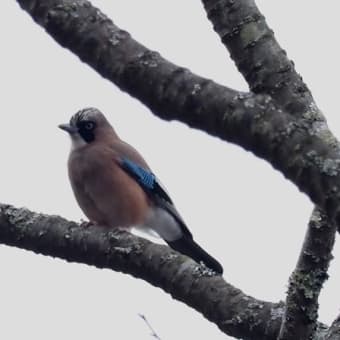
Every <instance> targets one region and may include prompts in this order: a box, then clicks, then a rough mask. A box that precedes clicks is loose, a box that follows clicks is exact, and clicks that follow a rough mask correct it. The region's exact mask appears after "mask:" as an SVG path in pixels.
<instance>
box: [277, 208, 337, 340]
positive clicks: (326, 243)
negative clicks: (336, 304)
mask: <svg viewBox="0 0 340 340" xmlns="http://www.w3.org/2000/svg"><path fill="white" fill-rule="evenodd" d="M335 234H336V228H335V225H334V224H333V223H330V222H329V220H328V219H327V216H326V215H325V214H324V213H323V212H322V211H320V210H318V209H314V211H313V213H312V216H311V219H310V222H309V225H308V229H307V233H306V237H305V241H304V244H303V247H302V250H301V253H300V258H299V261H298V263H297V265H296V268H295V270H294V272H293V274H292V276H291V277H290V282H289V288H288V295H287V300H286V308H285V313H284V317H283V322H282V326H281V330H280V334H279V337H278V340H295V339H299V340H308V339H311V338H312V336H313V335H314V333H315V331H316V328H317V320H318V309H319V305H318V298H319V294H320V291H321V288H322V285H323V284H324V282H325V281H326V280H327V278H328V274H327V271H328V267H329V263H330V261H331V260H332V249H333V246H334V241H335Z"/></svg>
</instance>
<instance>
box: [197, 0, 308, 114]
mask: <svg viewBox="0 0 340 340" xmlns="http://www.w3.org/2000/svg"><path fill="white" fill-rule="evenodd" d="M202 2H203V4H204V7H205V10H206V12H207V14H208V18H209V19H210V20H211V22H212V24H213V26H214V29H215V31H216V32H217V33H218V34H219V36H220V37H221V40H222V42H223V43H224V45H225V46H226V47H227V48H228V50H229V52H230V55H231V58H232V59H233V60H234V61H235V63H236V66H237V67H238V69H239V71H240V72H241V73H242V74H243V76H244V77H245V79H246V80H247V82H248V84H249V86H250V88H251V90H252V91H253V92H254V93H262V94H270V95H271V96H272V97H273V98H274V99H275V101H276V102H277V103H278V104H280V105H281V106H282V107H283V109H284V110H285V111H287V112H290V113H292V114H295V115H299V114H301V113H303V112H306V111H308V110H309V107H310V105H311V104H312V103H313V98H312V95H311V93H310V92H309V90H308V88H307V86H306V85H305V83H304V82H303V81H302V79H301V77H300V76H299V75H298V74H297V73H296V71H295V68H294V64H293V62H292V61H290V60H289V59H288V58H287V56H286V53H285V51H284V50H283V49H282V48H281V47H280V45H279V44H278V43H277V41H276V39H275V37H274V33H273V31H272V30H271V29H270V28H269V27H268V25H267V23H266V20H265V18H264V16H263V15H262V13H261V12H260V11H259V9H258V8H257V6H256V4H255V1H254V0H238V1H234V0H202Z"/></svg>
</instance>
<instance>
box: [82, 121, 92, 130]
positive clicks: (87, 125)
mask: <svg viewBox="0 0 340 340" xmlns="http://www.w3.org/2000/svg"><path fill="white" fill-rule="evenodd" d="M84 127H85V129H86V130H93V128H94V123H93V122H86V123H85V125H84Z"/></svg>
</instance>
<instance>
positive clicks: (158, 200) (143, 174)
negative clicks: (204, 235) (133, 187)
mask: <svg viewBox="0 0 340 340" xmlns="http://www.w3.org/2000/svg"><path fill="white" fill-rule="evenodd" d="M119 165H120V167H121V168H122V169H123V170H124V171H125V172H126V173H127V174H129V175H130V176H131V177H132V178H133V179H134V180H135V181H136V182H137V183H138V184H139V185H140V187H141V188H142V189H143V190H144V191H145V192H146V193H147V194H148V196H149V197H150V199H151V200H152V201H153V202H154V203H155V204H156V205H157V206H159V207H161V208H163V209H164V210H166V211H167V212H168V213H169V214H170V215H171V216H172V217H173V218H174V219H175V220H176V221H177V222H178V223H179V224H180V226H181V229H182V231H183V233H184V234H185V235H187V236H189V237H190V238H192V234H191V232H190V230H189V229H188V227H187V226H186V224H185V222H184V221H183V219H182V217H181V215H180V214H179V212H178V211H177V209H176V208H175V206H174V204H173V202H172V200H171V198H170V196H169V194H168V192H167V191H166V190H165V188H164V187H163V185H162V184H161V182H160V181H159V180H158V178H157V177H156V176H155V175H154V174H153V173H152V172H151V171H150V170H148V169H146V168H144V167H142V166H140V165H139V164H137V163H135V162H134V161H132V160H131V159H129V158H127V157H124V158H121V159H120V160H119Z"/></svg>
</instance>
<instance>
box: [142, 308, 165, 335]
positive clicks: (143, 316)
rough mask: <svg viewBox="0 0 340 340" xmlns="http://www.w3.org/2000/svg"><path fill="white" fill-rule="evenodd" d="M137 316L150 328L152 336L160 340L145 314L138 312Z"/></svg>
mask: <svg viewBox="0 0 340 340" xmlns="http://www.w3.org/2000/svg"><path fill="white" fill-rule="evenodd" d="M138 316H139V317H140V318H141V319H142V320H143V321H144V322H145V323H146V325H147V326H148V328H149V329H150V332H151V336H153V337H154V338H155V339H157V340H162V339H161V338H160V337H159V336H158V335H157V333H156V332H155V330H154V329H153V327H152V326H151V324H150V322H149V321H148V319H147V318H146V316H145V315H143V314H138Z"/></svg>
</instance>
